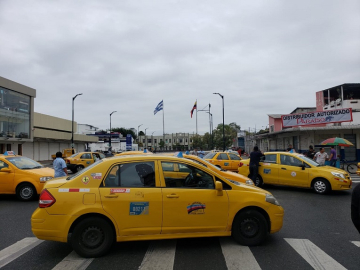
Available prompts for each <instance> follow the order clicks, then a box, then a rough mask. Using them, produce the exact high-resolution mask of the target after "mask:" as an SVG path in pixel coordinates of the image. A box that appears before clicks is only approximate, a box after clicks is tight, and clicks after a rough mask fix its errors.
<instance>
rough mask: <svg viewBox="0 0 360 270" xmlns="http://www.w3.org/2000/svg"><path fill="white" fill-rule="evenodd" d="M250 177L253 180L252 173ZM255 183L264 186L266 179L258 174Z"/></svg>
mask: <svg viewBox="0 0 360 270" xmlns="http://www.w3.org/2000/svg"><path fill="white" fill-rule="evenodd" d="M248 177H249V178H250V179H251V180H252V178H251V175H250V174H249V175H248ZM254 185H255V186H257V187H262V186H263V185H264V181H263V179H262V178H261V176H260V175H257V177H256V180H255V182H254Z"/></svg>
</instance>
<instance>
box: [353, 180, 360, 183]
mask: <svg viewBox="0 0 360 270" xmlns="http://www.w3.org/2000/svg"><path fill="white" fill-rule="evenodd" d="M352 182H353V183H360V180H359V181H354V180H352Z"/></svg>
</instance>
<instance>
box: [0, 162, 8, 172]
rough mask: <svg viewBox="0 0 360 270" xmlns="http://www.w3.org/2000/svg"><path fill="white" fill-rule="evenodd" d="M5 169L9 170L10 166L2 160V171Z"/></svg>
mask: <svg viewBox="0 0 360 270" xmlns="http://www.w3.org/2000/svg"><path fill="white" fill-rule="evenodd" d="M3 168H9V165H8V164H7V163H5V162H4V161H1V160H0V170H1V169H3Z"/></svg>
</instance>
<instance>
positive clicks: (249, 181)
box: [245, 179, 254, 186]
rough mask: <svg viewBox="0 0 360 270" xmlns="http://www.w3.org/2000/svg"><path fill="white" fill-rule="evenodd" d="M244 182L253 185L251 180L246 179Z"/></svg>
mask: <svg viewBox="0 0 360 270" xmlns="http://www.w3.org/2000/svg"><path fill="white" fill-rule="evenodd" d="M245 183H246V184H248V185H250V186H254V182H253V181H252V180H250V179H249V180H246V182H245Z"/></svg>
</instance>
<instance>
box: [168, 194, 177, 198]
mask: <svg viewBox="0 0 360 270" xmlns="http://www.w3.org/2000/svg"><path fill="white" fill-rule="evenodd" d="M166 197H167V198H179V195H176V194H171V195H166Z"/></svg>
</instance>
